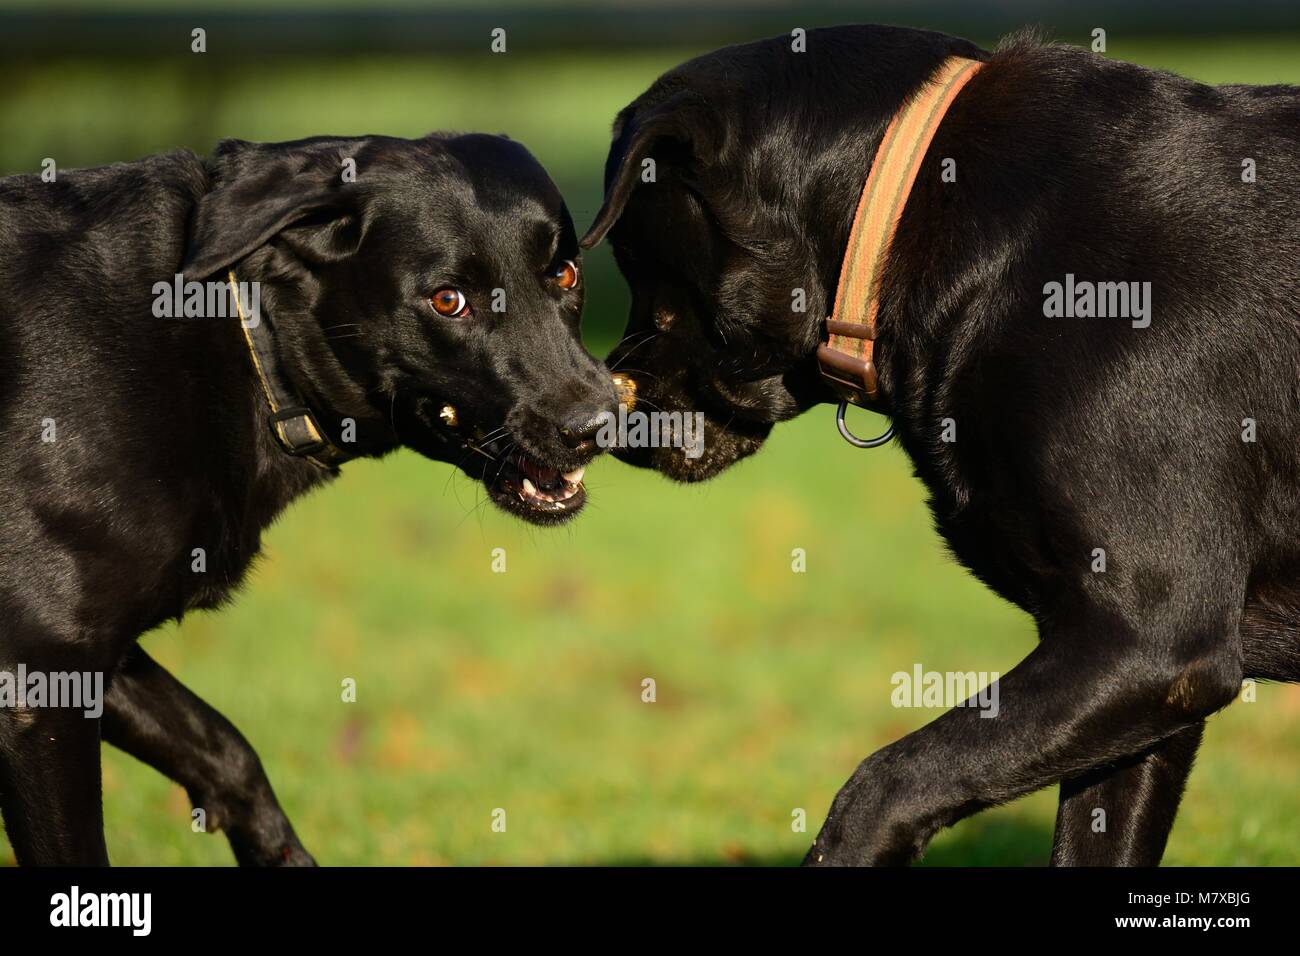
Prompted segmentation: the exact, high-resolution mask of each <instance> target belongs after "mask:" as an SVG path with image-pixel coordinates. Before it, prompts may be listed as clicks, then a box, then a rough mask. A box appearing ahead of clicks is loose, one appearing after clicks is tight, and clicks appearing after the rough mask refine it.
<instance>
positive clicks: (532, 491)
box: [524, 478, 537, 498]
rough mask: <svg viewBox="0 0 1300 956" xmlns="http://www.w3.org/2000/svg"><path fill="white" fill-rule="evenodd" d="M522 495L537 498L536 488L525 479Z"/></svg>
mask: <svg viewBox="0 0 1300 956" xmlns="http://www.w3.org/2000/svg"><path fill="white" fill-rule="evenodd" d="M524 494H526V495H527V496H528V497H529V498H534V497H536V496H537V486H536V485H534V484H533V483H532V482H531V481H529V480H528V479H527V478H525V479H524Z"/></svg>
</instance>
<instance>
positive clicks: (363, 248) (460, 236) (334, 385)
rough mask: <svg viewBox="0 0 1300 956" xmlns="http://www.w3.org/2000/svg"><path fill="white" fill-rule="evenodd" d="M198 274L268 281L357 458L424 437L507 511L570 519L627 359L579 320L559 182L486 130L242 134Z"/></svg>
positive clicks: (276, 313) (217, 175) (282, 350)
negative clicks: (588, 343)
mask: <svg viewBox="0 0 1300 956" xmlns="http://www.w3.org/2000/svg"><path fill="white" fill-rule="evenodd" d="M210 179H211V188H210V190H209V192H208V193H207V195H206V196H205V197H204V198H203V200H202V201H201V203H200V206H199V208H198V211H197V214H196V217H195V221H194V223H193V227H192V229H191V236H190V244H189V248H188V253H187V257H186V261H185V263H184V266H183V268H184V272H185V274H186V277H187V278H189V279H203V278H206V277H209V276H214V275H220V276H224V275H225V274H226V272H227V270H229V269H233V270H234V272H235V273H236V277H237V278H238V280H239V281H240V282H245V281H249V282H257V283H259V291H260V301H261V303H262V305H263V306H264V308H265V312H266V318H267V319H269V320H270V322H271V323H272V325H273V327H274V330H275V339H276V349H277V353H278V357H279V360H280V363H281V365H282V366H283V368H282V371H283V372H284V373H285V374H286V375H287V377H288V378H289V379H290V380H291V381H292V384H293V386H294V387H295V388H296V389H297V390H298V392H299V393H300V394H301V395H302V396H303V398H304V400H305V401H306V403H307V404H308V405H309V407H311V409H312V410H313V412H314V413H315V414H316V416H317V418H318V419H319V420H320V422H321V424H322V426H323V427H324V428H325V430H326V431H327V433H329V434H330V435H331V436H336V435H339V434H340V432H341V431H342V429H343V428H344V427H345V426H346V424H347V423H348V421H349V420H350V421H351V422H352V423H353V426H352V427H353V429H354V432H355V435H354V441H353V443H352V444H351V445H344V444H342V443H341V442H336V444H339V445H340V447H343V448H346V449H347V450H348V451H351V452H354V453H356V454H371V455H374V454H382V453H384V452H386V451H388V450H390V449H392V448H394V447H396V446H397V445H399V444H401V445H406V446H408V447H410V448H413V449H415V450H416V451H419V452H421V453H422V454H424V455H427V456H429V457H431V458H435V459H438V460H441V461H447V462H451V463H452V464H455V465H457V466H459V467H460V468H461V469H463V470H464V471H465V472H466V473H467V474H469V475H471V476H472V477H475V478H478V479H481V480H482V481H483V482H484V483H485V485H486V486H487V489H488V494H489V497H490V498H491V500H492V501H494V502H495V503H496V504H497V505H499V506H501V507H502V508H504V509H505V510H507V511H509V512H511V513H513V514H515V515H518V516H520V517H522V518H525V519H527V520H530V521H534V522H537V523H554V522H558V521H562V520H564V519H567V518H569V517H572V516H573V515H574V514H576V513H577V512H578V510H579V509H580V508H581V507H582V505H583V503H584V501H585V497H586V493H585V489H584V487H583V485H582V469H583V467H584V466H585V465H586V464H587V462H588V461H589V460H590V459H591V458H592V456H593V455H594V454H595V453H596V451H597V448H596V442H595V435H596V432H597V431H598V428H599V420H600V416H601V413H602V412H606V411H609V410H612V409H613V408H614V407H616V406H615V395H614V391H613V386H612V385H611V383H610V377H609V374H608V373H607V372H606V371H605V369H604V367H603V366H602V365H601V363H600V362H599V361H597V360H596V359H594V358H592V357H591V356H590V355H588V354H587V353H586V352H585V351H584V350H583V347H582V344H581V342H580V339H579V334H578V323H579V317H580V314H581V311H582V301H583V291H584V290H583V279H582V268H581V263H580V259H579V251H578V244H577V237H576V234H575V232H574V228H573V223H572V220H571V219H570V217H569V212H568V210H567V209H566V208H565V205H564V202H563V201H562V199H561V198H560V194H559V191H558V190H557V189H556V187H555V185H554V183H552V182H551V180H550V178H549V177H548V176H547V174H546V172H545V171H544V170H543V169H542V167H541V166H540V165H539V164H538V163H537V161H536V160H535V159H533V157H532V156H531V155H530V154H529V153H528V151H527V150H525V149H524V148H523V147H522V146H520V145H518V144H517V143H514V142H512V141H510V140H508V139H505V138H503V137H498V136H487V135H476V134H470V135H440V134H434V135H430V136H427V137H425V138H423V139H419V140H402V139H392V138H388V137H379V136H368V137H361V138H349V139H332V138H318V139H310V140H302V141H298V142H293V143H282V144H253V143H245V142H239V141H228V142H225V143H223V144H221V146H220V147H219V148H218V150H217V155H216V158H215V159H214V161H213V163H212V164H211V167H210Z"/></svg>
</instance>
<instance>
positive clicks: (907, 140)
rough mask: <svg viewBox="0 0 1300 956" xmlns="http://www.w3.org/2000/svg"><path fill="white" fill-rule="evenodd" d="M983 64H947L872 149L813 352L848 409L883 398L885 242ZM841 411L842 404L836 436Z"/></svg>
mask: <svg viewBox="0 0 1300 956" xmlns="http://www.w3.org/2000/svg"><path fill="white" fill-rule="evenodd" d="M982 66H983V64H982V63H981V62H979V61H978V60H968V59H965V58H963V57H955V56H954V57H949V58H948V59H947V60H945V61H944V62H943V63H942V64H941V65H940V66H939V69H938V70H937V71H936V72H935V74H934V75H933V76H932V77H931V78H930V79H929V80H927V81H926V83H925V84H924V85H923V87H922V88H921V90H920V91H919V92H918V93H917V94H916V95H915V96H913V97H912V98H911V99H910V100H909V101H908V102H907V103H906V104H905V105H904V106H903V107H902V108H901V109H900V110H899V111H898V112H897V113H895V114H894V116H893V118H892V119H891V120H890V122H889V126H888V127H887V128H886V129H885V135H884V137H883V138H882V139H881V141H880V147H879V148H878V149H877V150H876V156H875V159H874V160H872V163H871V169H870V171H869V173H868V174H867V181H866V185H864V186H863V187H862V194H861V196H860V198H859V200H858V207H857V213H856V214H855V216H854V219H853V226H852V228H851V229H850V231H849V241H848V245H847V247H846V249H845V252H844V262H843V265H842V266H841V267H840V280H839V287H838V289H837V290H836V293H835V305H834V307H833V309H832V311H831V315H830V317H829V318H828V319H827V320H826V331H827V334H828V338H827V342H825V343H824V344H822V345H820V346H818V348H817V364H818V366H819V368H820V370H821V374H822V379H823V380H824V381H825V382H826V384H827V385H829V386H830V388H831V389H832V391H834V392H835V393H836V394H837V395H839V396H840V398H841V399H842V400H843V402H845V403H852V404H854V405H860V406H863V407H865V408H872V407H873V406H875V405H876V402H877V400H878V399H879V397H880V394H879V385H878V376H877V371H876V363H875V360H874V354H875V340H876V331H877V330H876V317H877V314H878V312H879V310H880V276H881V274H882V272H883V271H884V266H885V260H886V257H887V256H888V254H889V244H890V240H892V239H893V236H894V232H895V230H896V229H897V228H898V222H899V220H900V219H901V218H902V215H903V208H904V207H905V206H906V205H907V200H908V197H909V196H910V195H911V191H912V185H913V184H914V183H915V182H916V176H917V173H918V172H919V171H920V167H921V161H922V160H923V159H924V158H925V153H926V150H927V149H928V148H929V146H930V142H931V140H933V139H934V134H935V133H936V132H938V130H939V125H940V124H941V123H942V122H943V118H944V115H945V114H946V113H947V112H948V108H949V107H950V106H952V104H953V101H954V100H955V99H956V98H957V94H958V93H959V92H961V89H962V87H964V86H965V85H966V83H967V82H969V81H970V79H971V78H972V77H973V76H974V75H975V74H976V73H977V72H978V71H979V69H980V67H982ZM843 412H844V406H843V404H841V407H840V423H841V426H840V429H841V432H843V431H844V426H843ZM891 434H892V428H891V430H890V432H889V433H887V434H886V436H883V437H882V438H881V439H879V440H877V441H876V442H872V443H867V444H878V443H883V441H884V440H886V439H887V438H888V437H889V435H891ZM845 437H846V438H849V436H848V435H847V434H846V435H845ZM850 441H852V439H851V438H850ZM856 443H857V442H855V444H856Z"/></svg>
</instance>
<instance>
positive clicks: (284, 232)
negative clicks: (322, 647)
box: [0, 135, 614, 864]
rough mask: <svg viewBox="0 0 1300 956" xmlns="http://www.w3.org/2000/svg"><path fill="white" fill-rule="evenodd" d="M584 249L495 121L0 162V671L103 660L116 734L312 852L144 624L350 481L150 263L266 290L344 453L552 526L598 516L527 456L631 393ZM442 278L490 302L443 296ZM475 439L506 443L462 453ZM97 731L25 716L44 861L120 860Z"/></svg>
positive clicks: (576, 446)
mask: <svg viewBox="0 0 1300 956" xmlns="http://www.w3.org/2000/svg"><path fill="white" fill-rule="evenodd" d="M349 158H350V159H353V160H355V164H356V177H355V181H350V180H349V178H348V177H347V176H346V175H345V162H344V161H345V160H346V159H349ZM577 255H578V248H577V237H576V235H575V233H574V230H573V225H572V221H571V220H570V217H569V214H568V211H567V210H566V209H565V207H564V204H563V202H562V201H561V199H560V196H559V193H558V192H557V190H556V189H555V186H554V185H553V184H552V183H551V181H550V179H549V178H548V177H547V175H546V173H545V172H544V171H543V170H542V169H541V167H540V166H539V165H538V164H537V163H536V161H535V160H534V159H533V158H532V157H531V156H530V155H529V154H528V152H527V151H526V150H525V149H523V148H522V147H521V146H519V145H518V144H516V143H513V142H511V141H509V140H506V139H504V138H500V137H495V136H482V135H463V136H453V135H432V136H429V137H426V138H424V139H420V140H399V139H390V138H386V137H377V136H376V137H365V138H357V139H326V138H319V139H311V140H304V141H301V142H295V143H285V144H277V145H267V144H252V143H244V142H236V141H231V142H226V143H223V144H222V145H221V147H220V148H219V149H218V150H217V153H216V156H215V158H214V159H213V160H212V161H211V162H209V163H204V162H202V161H200V160H199V159H198V158H196V157H195V156H193V155H191V154H190V153H186V152H178V153H173V154H170V155H166V156H158V157H153V158H150V159H146V160H143V161H140V162H135V163H129V164H124V165H117V166H110V167H106V168H103V169H87V170H76V171H70V172H60V173H59V175H58V178H57V181H55V182H53V183H46V182H43V181H42V180H41V179H40V178H38V177H35V176H14V177H9V178H6V179H3V180H0V448H3V451H0V488H3V490H4V494H5V501H6V504H5V508H4V510H3V512H2V513H0V670H8V671H10V672H13V671H15V670H16V668H17V666H18V665H19V664H23V665H25V666H26V668H27V669H28V670H29V671H36V670H41V671H47V672H48V671H78V672H85V671H91V672H94V671H102V672H108V673H109V674H110V675H112V680H111V683H110V684H109V689H108V693H107V698H106V702H105V713H104V717H103V720H102V724H103V737H104V739H106V740H108V741H109V742H110V743H114V744H117V745H119V746H121V747H122V748H123V749H125V750H127V751H128V752H130V753H132V754H134V755H135V756H137V757H139V758H140V759H141V760H144V761H145V762H147V763H150V764H152V765H153V766H155V767H158V768H159V769H160V770H162V771H164V772H165V773H167V774H169V775H170V776H171V777H173V778H174V779H176V780H177V781H179V782H180V783H182V784H183V785H184V786H185V787H186V788H187V789H188V790H189V792H190V794H191V796H192V797H193V799H194V800H195V802H196V805H197V806H201V807H204V808H205V809H206V810H207V811H208V813H209V823H210V825H214V826H219V827H222V828H224V829H225V830H226V832H227V834H228V836H229V838H230V841H231V844H232V846H233V847H234V850H235V854H236V856H237V857H238V858H239V859H240V861H241V862H252V863H309V862H311V858H310V856H308V855H307V853H306V852H305V851H304V850H303V848H302V846H301V844H300V843H299V842H298V840H297V838H296V837H295V836H294V833H293V829H292V827H290V825H289V822H288V820H287V819H285V817H284V814H283V813H282V812H281V810H280V808H279V806H278V804H277V803H276V800H275V796H274V794H273V793H272V791H271V788H270V785H269V783H267V781H266V777H265V775H264V774H263V773H262V770H261V767H260V764H259V763H258V760H257V756H256V754H255V753H254V752H253V751H252V749H251V747H249V745H248V743H247V742H246V741H245V740H244V739H243V738H242V737H241V736H240V735H239V733H238V731H236V730H235V729H234V728H233V727H231V726H230V724H229V723H227V722H226V721H225V720H224V719H223V718H221V716H220V715H219V714H217V713H216V712H215V711H213V710H211V708H209V707H207V705H205V704H204V703H203V702H202V701H200V700H198V698H196V697H194V696H193V695H192V694H190V693H189V691H187V690H186V689H185V688H184V687H182V686H181V685H180V684H179V683H178V682H176V681H175V680H174V679H173V678H172V677H171V676H170V675H169V674H167V673H166V672H165V671H164V670H162V669H161V668H160V667H158V666H157V665H156V664H155V663H154V662H153V661H151V660H150V659H149V658H148V657H147V656H145V654H144V653H143V652H142V651H141V650H140V649H139V648H138V647H136V646H135V641H136V639H137V638H138V637H139V635H140V634H142V633H143V632H145V631H147V630H149V629H150V628H152V627H155V626H156V625H158V624H160V623H162V622H164V621H166V620H168V619H170V618H179V617H180V616H181V615H183V614H184V613H185V612H186V611H188V610H190V609H191V608H202V607H213V606H215V605H217V604H219V603H221V602H222V601H224V600H227V599H229V598H230V596H231V595H232V592H233V590H234V588H235V587H236V586H237V585H238V584H239V581H240V579H241V578H242V577H243V575H244V574H245V572H246V571H247V569H248V566H249V563H250V562H251V561H252V560H253V558H254V556H255V555H256V554H257V552H258V547H259V540H260V534H261V531H262V529H263V528H265V527H266V526H267V525H268V524H269V523H270V522H271V520H272V519H273V518H274V517H275V515H276V514H277V513H278V512H279V511H280V510H281V509H282V508H284V507H285V506H286V505H287V504H288V503H289V502H290V501H292V500H293V499H294V498H296V497H297V496H298V495H300V494H302V493H303V492H305V491H307V490H309V489H310V488H312V487H314V486H317V485H319V484H321V483H322V482H323V481H326V480H328V479H329V478H331V477H332V473H330V472H327V471H324V470H322V469H320V468H318V467H317V466H316V465H314V464H312V463H310V462H308V461H305V460H303V459H301V458H296V457H291V456H290V455H288V454H287V453H285V452H284V451H283V450H282V449H281V448H280V447H279V446H278V445H276V444H275V443H274V441H273V439H272V437H271V435H270V432H269V430H268V427H267V421H266V419H267V408H266V405H265V403H264V399H263V396H262V393H261V391H260V388H259V385H258V381H257V379H256V378H255V376H254V372H253V368H252V365H251V362H250V358H249V353H248V350H247V348H246V345H245V342H244V338H243V335H242V332H241V330H240V328H239V325H238V320H237V319H233V318H232V319H226V318H221V319H218V318H191V319H162V318H155V317H154V314H153V302H154V286H155V283H158V282H160V281H163V282H170V281H172V279H173V276H174V275H175V274H176V273H178V272H180V271H181V270H182V268H184V270H185V273H186V275H187V278H189V279H200V280H201V279H205V278H207V277H209V276H215V277H217V278H221V277H222V276H223V275H224V273H225V272H226V270H227V268H228V267H231V266H233V267H234V268H235V271H236V274H237V277H238V278H239V279H240V280H241V281H247V282H258V283H260V284H261V304H262V309H263V313H264V315H265V317H266V319H267V320H269V321H271V322H272V323H273V325H274V329H275V335H276V340H277V344H278V351H279V365H280V370H281V372H282V374H283V375H284V376H285V377H286V378H287V379H288V380H289V381H290V382H291V383H292V384H293V385H294V386H295V387H296V388H297V390H298V391H299V392H300V393H301V394H302V396H303V398H304V399H305V400H306V401H307V403H308V404H309V405H310V407H311V408H312V409H313V410H314V411H315V412H316V414H317V415H318V416H319V418H320V419H321V421H322V424H323V425H324V426H325V429H326V431H327V432H329V433H330V435H331V437H332V438H333V439H334V440H335V441H336V443H338V444H339V445H340V446H341V447H344V448H347V449H348V450H350V451H352V452H354V453H355V454H356V455H369V456H376V455H382V454H384V453H386V452H388V451H390V450H392V449H394V448H396V447H398V446H399V445H406V446H408V447H411V448H414V449H416V450H418V451H420V452H422V453H423V454H425V455H427V456H429V457H431V458H435V459H440V460H443V461H448V462H452V463H454V464H457V465H459V466H460V467H462V468H463V469H464V470H465V471H466V472H467V473H469V474H471V475H472V476H474V477H475V478H479V477H481V478H483V480H484V481H485V483H486V484H487V485H488V488H489V494H490V496H491V497H492V498H493V500H495V501H496V502H497V503H498V504H500V505H502V506H503V507H506V508H507V509H508V510H510V511H512V512H513V513H516V514H519V515H521V516H523V517H526V518H530V519H533V520H538V521H541V522H554V521H557V520H561V519H562V518H563V517H567V516H569V515H571V514H572V513H575V512H576V510H577V507H573V508H570V509H569V510H567V511H565V512H564V513H563V514H561V513H558V512H556V511H554V510H553V509H549V510H537V509H533V508H531V507H529V506H526V505H525V504H524V503H523V502H522V501H521V499H520V496H519V495H518V494H516V493H514V491H513V489H512V487H511V486H509V485H507V484H506V483H505V482H506V480H507V478H509V477H513V479H514V480H515V481H517V480H518V478H519V476H518V474H517V468H518V467H522V465H523V463H524V459H523V458H521V457H520V455H523V456H525V457H526V459H527V461H528V462H529V463H530V464H532V465H543V466H553V467H554V468H557V469H559V470H566V469H571V468H573V467H576V466H579V465H581V464H583V463H584V462H585V461H587V460H588V459H590V457H591V455H592V452H593V450H594V447H593V443H592V442H591V441H590V440H589V438H590V436H589V434H588V432H589V431H590V429H589V428H588V427H587V423H588V422H589V421H590V420H591V418H592V416H593V415H594V414H595V412H596V411H599V410H601V409H608V408H610V407H612V406H613V404H614V393H613V387H612V385H611V384H610V381H609V376H608V374H607V373H606V372H605V370H604V368H603V367H602V366H601V364H600V363H599V362H597V361H596V360H594V359H593V358H591V357H590V356H589V355H588V354H587V353H586V352H584V351H583V349H582V346H581V344H580V341H579V338H578V319H579V313H580V309H581V305H582V287H581V284H579V285H577V286H576V287H575V288H570V289H564V288H560V287H559V286H558V285H557V282H556V280H555V277H554V275H553V274H552V273H554V272H555V270H556V268H557V267H556V264H557V263H558V262H562V261H563V260H565V259H576V258H577ZM442 287H456V288H459V289H461V290H463V293H464V295H465V296H466V297H467V299H468V302H469V304H470V306H471V307H472V315H470V316H468V317H464V318H444V317H443V316H441V315H439V314H437V313H436V312H435V311H434V310H433V309H432V308H431V307H430V304H429V301H428V299H429V297H430V296H431V295H432V294H433V293H434V292H435V291H436V290H438V289H440V288H442ZM497 289H501V290H504V294H505V299H504V305H505V311H504V312H499V311H494V310H493V308H492V305H493V291H494V290H497ZM444 403H451V404H452V405H454V406H455V408H456V409H457V411H458V412H459V422H458V424H457V427H456V428H455V429H452V428H449V427H448V426H447V425H446V424H445V423H444V422H443V421H442V420H441V419H440V418H439V411H440V409H441V407H442V405H443V404H444ZM346 419H351V420H352V421H353V422H354V423H355V440H354V441H353V442H351V443H350V444H349V443H348V442H347V437H346V432H347V429H348V423H347V422H346ZM47 420H48V421H51V422H52V425H53V429H54V431H53V433H52V437H53V438H54V440H53V441H45V440H43V438H45V437H47V435H46V434H45V433H44V429H45V425H46V423H47ZM476 432H477V433H478V434H479V435H480V437H479V438H478V439H477V443H478V444H479V445H480V446H481V447H482V448H483V449H485V450H486V453H485V454H478V453H476V452H472V451H470V450H468V449H467V448H466V447H465V446H464V445H463V444H462V439H464V438H466V437H469V436H473V435H474V434H475V433H476ZM516 446H517V449H518V451H515V450H513V449H515V448H516ZM574 501H575V505H580V503H581V502H580V500H579V499H575V500H574ZM194 549H203V552H204V559H205V561H206V567H202V566H201V565H200V566H198V570H196V563H195V554H194ZM114 672H116V673H115V674H114ZM100 723H101V721H99V720H93V719H86V718H84V717H83V716H82V713H81V711H79V710H77V711H72V710H61V709H53V708H49V709H40V708H35V707H32V708H26V709H13V708H4V709H0V810H2V811H3V815H4V820H5V824H6V827H7V830H8V833H9V838H10V840H11V842H12V843H13V846H14V850H15V852H16V854H17V858H18V860H19V862H20V863H37V864H79V863H103V862H106V861H107V855H106V851H105V842H104V835H103V824H102V811H101V803H100V786H99V746H100Z"/></svg>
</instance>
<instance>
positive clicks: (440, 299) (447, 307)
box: [429, 288, 469, 318]
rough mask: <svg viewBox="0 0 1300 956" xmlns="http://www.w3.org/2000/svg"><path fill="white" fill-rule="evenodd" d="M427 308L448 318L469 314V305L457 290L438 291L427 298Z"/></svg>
mask: <svg viewBox="0 0 1300 956" xmlns="http://www.w3.org/2000/svg"><path fill="white" fill-rule="evenodd" d="M429 308H431V309H433V311H435V312H437V313H438V314H439V315H445V316H447V317H448V318H460V317H461V316H464V315H468V314H469V303H468V302H467V301H466V300H465V295H464V293H463V292H461V291H460V290H459V289H452V288H447V289H439V290H438V291H437V292H435V293H434V294H433V295H431V296H430V297H429Z"/></svg>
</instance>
